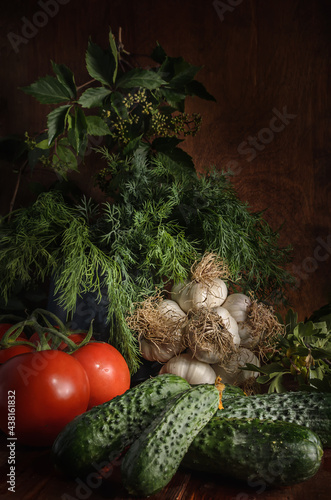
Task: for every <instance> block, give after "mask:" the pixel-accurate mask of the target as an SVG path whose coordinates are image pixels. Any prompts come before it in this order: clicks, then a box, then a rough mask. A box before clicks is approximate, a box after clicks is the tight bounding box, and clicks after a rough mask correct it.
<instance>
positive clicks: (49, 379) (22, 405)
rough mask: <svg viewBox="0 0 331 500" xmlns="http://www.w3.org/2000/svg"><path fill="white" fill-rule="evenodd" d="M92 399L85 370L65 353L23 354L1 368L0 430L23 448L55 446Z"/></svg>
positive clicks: (55, 351) (50, 351)
mask: <svg viewBox="0 0 331 500" xmlns="http://www.w3.org/2000/svg"><path fill="white" fill-rule="evenodd" d="M89 398H90V385H89V380H88V377H87V374H86V372H85V370H84V368H83V367H82V365H81V364H80V363H79V362H78V361H77V360H76V359H75V358H73V357H72V356H70V354H67V353H65V352H62V351H57V350H48V351H40V352H34V353H27V354H21V355H20V356H15V357H14V358H11V359H9V360H8V361H6V363H4V364H3V365H2V366H1V367H0V428H1V430H2V431H3V432H5V433H7V434H8V435H14V437H17V440H18V442H20V443H22V444H25V445H29V446H51V445H52V443H53V441H54V439H55V437H56V436H57V434H58V433H59V432H60V431H61V429H63V427H64V426H65V425H66V424H67V423H68V422H70V421H71V420H72V419H73V418H74V417H75V416H76V415H79V414H81V413H83V412H85V411H86V409H87V405H88V402H89ZM11 407H13V408H14V410H12V411H11V410H10V408H11ZM12 433H13V434H12Z"/></svg>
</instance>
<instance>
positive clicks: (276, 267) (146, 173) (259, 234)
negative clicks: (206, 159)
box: [0, 150, 289, 373]
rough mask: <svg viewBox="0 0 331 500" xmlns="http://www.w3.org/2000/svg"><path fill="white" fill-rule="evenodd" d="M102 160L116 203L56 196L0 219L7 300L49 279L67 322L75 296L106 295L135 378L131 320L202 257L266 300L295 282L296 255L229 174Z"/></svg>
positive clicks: (156, 161)
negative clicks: (291, 268) (218, 262)
mask: <svg viewBox="0 0 331 500" xmlns="http://www.w3.org/2000/svg"><path fill="white" fill-rule="evenodd" d="M100 152H101V154H102V155H103V158H104V159H105V160H106V161H107V163H108V164H109V168H110V169H111V170H112V172H113V177H112V182H113V185H112V189H113V190H114V191H113V193H112V194H113V195H114V199H115V201H114V202H112V203H110V202H106V203H104V204H103V205H102V206H98V205H97V204H96V203H94V202H93V200H86V199H85V198H83V199H82V200H81V202H80V204H79V205H76V206H71V205H69V204H68V203H67V202H66V201H65V200H64V198H63V197H62V195H61V194H60V193H59V192H57V191H49V192H45V193H42V194H41V195H40V196H39V197H38V198H37V200H36V201H35V203H33V205H31V206H30V207H26V208H21V209H18V210H16V211H15V212H13V213H12V214H11V217H10V218H8V217H7V218H3V219H2V221H1V225H0V279H1V283H2V289H1V294H2V297H3V298H4V299H5V300H8V298H9V297H10V294H11V293H12V291H13V289H14V287H15V283H16V282H17V281H19V282H20V283H21V284H23V285H25V286H29V284H31V283H35V282H40V281H41V282H44V281H45V280H46V279H48V278H50V277H52V278H53V280H54V283H55V295H56V297H57V300H58V304H59V305H60V306H61V307H62V308H64V309H65V310H66V311H67V314H68V318H69V317H70V316H71V315H72V314H73V313H74V311H75V308H76V302H77V297H80V296H82V295H83V294H84V293H86V292H95V293H96V296H97V300H101V298H102V291H103V290H106V291H107V298H108V305H107V308H108V311H107V314H108V321H109V342H110V343H111V344H113V345H114V346H115V347H116V348H118V349H119V350H120V352H122V354H123V355H124V357H125V359H126V361H127V363H128V365H129V367H130V370H131V372H132V373H134V372H135V371H136V370H137V368H138V367H139V362H140V361H139V351H138V345H137V342H136V338H135V336H134V334H133V332H132V331H131V330H130V329H129V327H128V324H127V321H126V318H127V317H128V315H129V314H130V313H131V312H132V310H133V308H134V307H135V304H136V303H137V302H139V301H141V300H143V299H144V298H146V296H151V295H152V294H155V292H156V291H157V290H158V291H161V290H164V287H165V285H166V284H167V283H170V282H180V281H184V280H185V279H186V278H187V277H188V275H189V272H190V269H191V266H192V264H193V263H194V262H195V261H196V260H197V259H199V258H200V257H201V256H202V255H203V254H204V253H205V252H214V253H216V254H218V255H219V256H220V257H221V258H222V259H223V261H224V262H225V263H226V264H227V266H228V269H229V272H230V275H231V279H232V280H234V281H235V282H236V284H238V283H239V284H240V286H241V287H242V289H243V290H244V291H245V290H251V291H252V290H255V291H256V294H257V295H259V296H260V297H263V298H265V297H266V296H267V295H268V293H270V290H272V289H274V288H275V287H278V288H282V287H283V285H284V283H286V282H289V276H288V274H287V273H286V271H285V270H284V269H283V265H284V263H285V262H286V260H287V258H288V256H289V249H282V248H279V247H278V234H277V233H276V232H274V231H272V229H271V228H270V226H269V225H268V224H267V223H266V222H265V220H264V219H263V214H262V213H251V212H250V211H249V207H248V206H247V204H245V203H243V202H241V201H240V200H239V198H238V196H237V193H236V192H235V190H234V188H233V186H232V184H231V183H230V181H229V179H228V178H227V177H226V176H225V175H224V174H223V173H220V172H217V171H216V170H214V169H210V170H209V171H206V173H205V174H204V175H198V174H197V173H195V172H194V171H192V170H191V169H187V168H184V167H183V165H181V164H177V163H176V162H174V161H173V160H172V159H170V158H169V157H168V156H166V155H164V154H162V153H158V154H157V156H150V155H149V154H148V153H147V152H146V151H144V150H137V151H135V152H134V153H133V154H132V156H130V157H126V158H125V159H123V157H122V158H121V161H120V162H118V157H116V156H115V155H112V154H111V153H109V152H108V151H106V150H102V151H100ZM108 187H109V189H110V185H109V186H108ZM229 284H231V283H229Z"/></svg>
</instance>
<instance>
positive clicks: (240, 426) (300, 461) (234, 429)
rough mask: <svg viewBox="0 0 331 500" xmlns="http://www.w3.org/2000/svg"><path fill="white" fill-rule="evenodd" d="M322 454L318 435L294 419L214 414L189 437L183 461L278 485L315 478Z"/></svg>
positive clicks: (223, 473)
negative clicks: (191, 437) (236, 416)
mask: <svg viewBox="0 0 331 500" xmlns="http://www.w3.org/2000/svg"><path fill="white" fill-rule="evenodd" d="M322 456H323V448H322V443H321V441H320V439H319V437H318V436H317V435H316V434H315V433H314V432H313V431H311V430H309V429H307V428H305V427H302V426H300V425H297V424H295V423H290V422H281V421H261V420H259V419H227V418H226V419H225V418H220V417H213V418H212V419H211V420H210V421H209V422H208V423H207V425H206V426H205V427H204V428H203V429H202V430H201V431H200V433H199V434H198V436H197V437H196V438H195V439H194V440H193V442H192V444H191V445H190V447H189V450H188V452H187V453H186V455H185V457H184V459H183V461H182V465H183V466H184V467H188V468H190V469H194V470H199V471H204V472H210V473H216V474H218V475H220V476H224V477H229V478H232V479H236V480H239V481H245V482H246V483H247V482H248V483H251V484H253V483H254V484H257V482H258V484H261V485H262V484H264V485H265V486H270V485H272V486H276V487H278V486H289V485H291V484H296V483H300V482H302V481H305V480H307V479H309V478H311V477H312V476H314V475H315V474H316V472H317V471H318V469H319V467H320V465H321V460H322Z"/></svg>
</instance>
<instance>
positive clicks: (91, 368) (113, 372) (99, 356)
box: [71, 342, 130, 408]
mask: <svg viewBox="0 0 331 500" xmlns="http://www.w3.org/2000/svg"><path fill="white" fill-rule="evenodd" d="M71 356H72V357H74V358H76V359H77V360H78V361H79V362H80V363H81V364H82V366H83V367H84V369H85V371H86V373H87V376H88V378H89V381H90V390H91V393H90V401H89V404H88V408H92V407H93V406H96V405H99V404H101V403H104V402H105V401H109V400H111V399H113V398H114V397H115V396H119V395H120V394H123V393H124V392H125V391H127V390H128V389H129V388H130V370H129V367H128V365H127V363H126V361H125V359H124V358H123V356H122V354H121V353H120V352H119V351H118V350H117V349H115V347H113V346H112V345H110V344H107V343H106V342H91V343H89V344H86V345H84V346H83V347H80V348H79V349H77V351H75V352H73V353H72V354H71Z"/></svg>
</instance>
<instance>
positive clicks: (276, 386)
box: [268, 373, 286, 393]
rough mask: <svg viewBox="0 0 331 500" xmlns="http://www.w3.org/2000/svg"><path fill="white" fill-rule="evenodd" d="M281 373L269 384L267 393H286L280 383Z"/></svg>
mask: <svg viewBox="0 0 331 500" xmlns="http://www.w3.org/2000/svg"><path fill="white" fill-rule="evenodd" d="M283 375H284V374H283V373H279V374H278V375H277V376H276V377H275V378H274V379H273V380H272V381H271V383H270V385H269V389H268V392H269V393H270V392H286V389H285V386H284V385H283V383H282V378H283Z"/></svg>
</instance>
